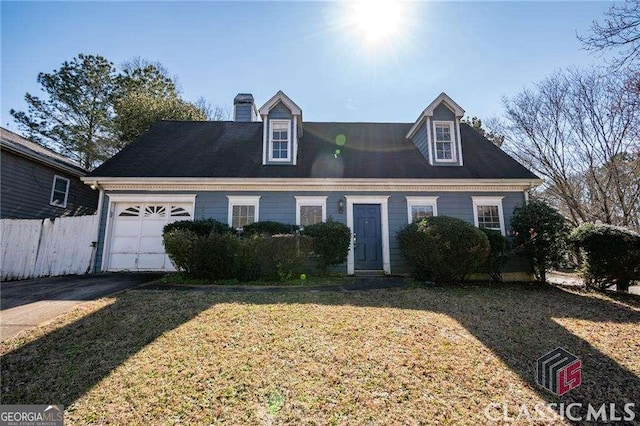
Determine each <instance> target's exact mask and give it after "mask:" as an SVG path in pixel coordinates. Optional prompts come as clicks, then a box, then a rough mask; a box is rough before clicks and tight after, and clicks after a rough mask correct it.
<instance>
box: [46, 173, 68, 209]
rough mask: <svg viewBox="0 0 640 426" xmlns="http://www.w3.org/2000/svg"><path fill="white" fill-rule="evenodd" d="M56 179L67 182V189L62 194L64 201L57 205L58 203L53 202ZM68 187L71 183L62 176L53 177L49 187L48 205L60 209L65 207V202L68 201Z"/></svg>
mask: <svg viewBox="0 0 640 426" xmlns="http://www.w3.org/2000/svg"><path fill="white" fill-rule="evenodd" d="M58 179H60V180H63V181H66V182H67V189H66V190H65V192H64V201H63V202H62V204H58V203H55V202H54V201H53V195H54V194H55V191H56V181H57V180H58ZM70 186H71V181H70V180H69V179H67V178H66V177H62V176H59V175H53V184H52V185H51V196H50V197H49V204H51V205H52V206H56V207H61V208H65V207H67V200H68V199H69V187H70Z"/></svg>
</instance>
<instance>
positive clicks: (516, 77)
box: [0, 1, 611, 130]
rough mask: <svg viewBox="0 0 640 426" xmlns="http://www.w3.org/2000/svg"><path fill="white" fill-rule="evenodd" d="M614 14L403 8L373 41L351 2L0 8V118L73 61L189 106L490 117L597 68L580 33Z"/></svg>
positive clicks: (592, 8) (472, 5) (546, 5)
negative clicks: (570, 70)
mask: <svg viewBox="0 0 640 426" xmlns="http://www.w3.org/2000/svg"><path fill="white" fill-rule="evenodd" d="M610 5H611V3H602V2H423V3H409V4H406V5H405V6H404V7H403V12H402V18H401V21H400V26H399V28H398V31H397V32H396V33H394V34H392V35H389V36H388V37H387V38H384V39H381V40H378V41H377V42H368V41H366V40H365V38H364V37H363V36H362V34H361V32H359V31H358V29H357V28H355V27H354V25H353V24H352V15H353V14H354V13H355V12H354V11H353V5H352V4H347V3H319V2H313V3H303V2H277V3H271V2H225V3H223V2H198V3H190V2H180V3H177V2H104V3H103V2H70V3H61V2H5V1H3V2H2V4H1V8H2V10H1V13H2V15H1V24H2V30H1V31H2V33H1V36H2V41H1V43H2V44H1V47H2V51H1V59H2V76H1V82H2V101H1V115H0V118H1V123H2V126H5V127H6V126H7V125H8V127H9V128H10V129H14V130H15V129H16V126H15V124H13V120H12V118H11V116H10V115H9V110H10V109H11V108H15V109H19V110H20V109H24V108H25V106H26V105H25V103H24V101H23V97H24V94H25V92H27V91H28V92H30V93H32V94H36V95H37V94H39V87H38V84H37V82H36V76H37V74H38V72H40V71H46V72H50V71H52V70H53V69H55V68H58V67H59V66H60V64H61V63H62V62H63V61H64V60H69V59H71V58H73V57H74V56H75V55H77V54H78V53H92V54H100V55H103V56H105V57H106V58H107V59H109V60H111V61H112V62H114V63H115V64H116V65H118V64H120V63H122V62H123V61H125V60H127V59H130V58H132V57H135V56H142V57H144V58H147V59H150V60H153V61H156V60H157V61H160V62H161V63H163V64H164V65H165V66H166V67H167V68H169V70H170V71H171V72H172V73H174V74H176V75H178V77H179V79H180V83H181V86H182V91H183V96H184V97H185V98H186V99H188V100H195V99H197V98H198V97H199V96H204V97H205V98H206V99H207V100H208V101H209V102H211V103H212V104H220V105H225V106H229V107H231V104H232V101H233V97H234V96H235V95H236V94H237V93H238V92H250V93H253V94H254V97H255V98H256V102H257V103H258V104H259V105H258V106H260V104H262V103H264V102H265V101H267V100H268V98H269V97H271V96H272V95H273V94H274V93H275V92H276V91H277V90H279V89H281V90H283V91H284V92H285V93H287V94H288V95H289V96H290V97H291V98H292V99H293V100H294V101H295V102H296V103H298V105H300V106H301V107H302V110H303V114H304V119H305V121H380V122H395V121H397V122H412V121H413V120H415V119H416V118H417V116H418V115H419V113H420V112H421V111H422V110H423V109H424V107H425V106H426V105H427V104H428V103H429V102H430V101H431V100H432V99H433V98H435V97H436V96H437V95H438V94H439V93H440V92H442V91H445V92H447V93H448V94H449V95H450V96H451V97H452V98H453V99H454V100H455V101H456V102H458V103H459V104H460V105H461V106H462V107H463V108H464V109H465V110H466V111H467V114H469V115H476V116H479V117H481V118H488V117H491V116H498V115H500V113H501V109H502V108H501V98H502V96H504V95H507V96H509V95H514V94H516V93H517V92H518V91H520V90H521V89H522V88H524V87H526V86H529V85H531V84H532V83H533V82H536V81H539V80H541V79H542V78H544V77H545V76H546V75H548V74H550V73H551V72H553V71H554V70H556V69H559V68H564V67H569V66H585V65H588V64H595V63H600V62H602V59H601V58H599V57H596V56H593V55H590V54H589V53H587V52H585V51H584V50H582V49H581V45H580V43H579V41H578V40H577V39H576V32H579V33H585V32H586V31H587V30H588V28H589V26H590V24H591V22H592V21H593V20H596V19H598V20H600V19H602V17H603V12H604V11H605V10H606V9H608V7H609V6H610Z"/></svg>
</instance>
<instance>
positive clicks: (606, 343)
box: [0, 285, 640, 424]
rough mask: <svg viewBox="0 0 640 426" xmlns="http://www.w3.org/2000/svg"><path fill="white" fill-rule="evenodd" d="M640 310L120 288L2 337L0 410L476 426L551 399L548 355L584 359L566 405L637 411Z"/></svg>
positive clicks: (593, 303)
mask: <svg viewBox="0 0 640 426" xmlns="http://www.w3.org/2000/svg"><path fill="white" fill-rule="evenodd" d="M639 305H640V304H639V303H638V302H637V299H636V300H634V299H624V300H622V301H617V300H614V299H612V298H610V297H607V296H602V295H592V294H578V293H571V292H568V291H561V290H558V289H553V288H541V287H528V286H510V285H505V286H503V287H500V288H497V287H493V288H487V287H464V288H432V289H410V290H399V291H398V290H395V291H391V290H389V291H373V292H355V293H338V292H335V293H288V294H278V293H275V294H264V293H261V294H247V293H224V294H216V293H204V292H174V291H129V292H127V293H124V294H120V295H118V296H117V297H114V298H112V299H103V300H101V301H98V302H94V303H90V304H87V305H84V306H82V307H81V308H80V309H78V310H75V311H73V312H72V313H70V314H68V315H65V316H63V317H61V318H60V319H59V320H57V321H56V322H54V323H51V324H49V325H47V326H44V327H40V328H36V329H34V330H32V331H30V332H28V333H27V334H23V335H21V336H20V337H19V338H17V339H14V340H11V341H8V342H5V343H3V344H2V346H1V347H0V348H1V352H0V353H1V354H2V355H3V356H2V403H62V404H65V405H67V411H66V420H67V423H69V424H85V423H99V424H107V423H109V424H169V423H170V424H175V423H183V424H209V423H226V424H242V423H251V424H264V423H267V424H282V423H289V424H327V423H329V424H399V423H403V424H418V423H428V424H484V423H487V422H488V420H487V419H486V417H485V415H484V410H485V407H486V406H487V404H489V403H491V402H500V403H506V405H507V406H508V407H509V413H510V415H512V416H515V415H516V414H517V412H516V410H517V409H518V407H519V406H520V405H521V404H527V405H528V406H530V407H533V405H535V404H536V403H539V402H545V401H552V402H557V401H559V399H558V398H556V397H554V396H553V395H552V394H550V393H547V392H546V391H543V390H540V389H539V388H538V387H537V386H536V385H535V384H534V383H533V375H534V371H535V360H536V358H537V357H539V356H541V355H542V354H544V353H545V352H547V351H549V350H551V349H554V348H555V347H557V346H563V347H565V348H566V349H567V350H569V351H571V352H573V353H575V354H576V355H578V356H579V357H581V359H582V360H583V385H582V386H581V387H579V388H577V389H575V390H573V391H571V392H570V393H569V394H567V395H566V396H565V397H563V398H562V400H563V401H580V402H590V403H592V404H597V405H599V404H601V403H602V402H605V401H607V402H609V401H611V402H618V403H620V402H624V401H626V402H633V401H640V354H639V352H638V350H639V348H638V335H639V334H640V333H639V331H640V329H639V324H640V307H639ZM493 414H496V413H493ZM516 424H517V423H516ZM522 424H529V422H523V423H522Z"/></svg>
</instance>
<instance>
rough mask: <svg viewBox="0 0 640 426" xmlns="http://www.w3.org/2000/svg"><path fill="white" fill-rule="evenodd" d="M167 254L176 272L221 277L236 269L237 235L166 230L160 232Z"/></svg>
mask: <svg viewBox="0 0 640 426" xmlns="http://www.w3.org/2000/svg"><path fill="white" fill-rule="evenodd" d="M163 242H164V246H165V251H166V252H167V255H168V256H169V258H170V259H171V261H172V262H173V264H174V266H175V267H176V269H177V270H179V271H184V272H186V273H187V274H189V276H191V277H193V278H207V279H212V280H223V279H229V278H233V276H234V274H235V271H236V265H235V260H236V253H237V251H238V238H237V237H236V236H235V235H233V234H230V233H224V234H216V233H214V232H212V233H210V234H209V235H207V236H202V235H198V234H196V233H195V232H193V231H191V230H188V229H174V230H169V232H166V233H165V234H164V235H163Z"/></svg>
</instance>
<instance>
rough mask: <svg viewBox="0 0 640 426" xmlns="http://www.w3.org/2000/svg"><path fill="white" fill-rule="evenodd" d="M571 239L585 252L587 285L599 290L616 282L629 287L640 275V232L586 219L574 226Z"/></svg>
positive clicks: (623, 289)
mask: <svg viewBox="0 0 640 426" xmlns="http://www.w3.org/2000/svg"><path fill="white" fill-rule="evenodd" d="M569 240H570V241H571V242H572V243H573V244H574V245H575V246H576V247H577V248H578V249H580V251H581V252H582V254H583V257H584V262H583V266H582V271H583V273H584V275H585V278H586V282H587V285H588V286H590V287H596V288H598V289H600V290H604V289H606V288H607V287H608V286H610V285H612V284H617V288H618V290H621V291H628V290H629V284H630V283H631V281H632V280H636V279H640V234H638V233H636V232H633V231H631V230H629V229H625V228H621V227H617V226H612V225H595V224H593V223H585V224H582V225H580V226H578V227H577V228H575V229H574V230H573V232H572V233H571V235H570V236H569Z"/></svg>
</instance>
